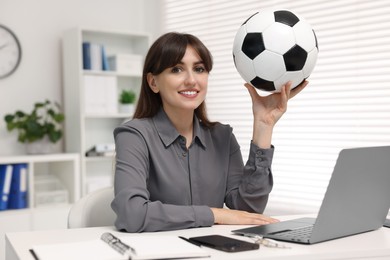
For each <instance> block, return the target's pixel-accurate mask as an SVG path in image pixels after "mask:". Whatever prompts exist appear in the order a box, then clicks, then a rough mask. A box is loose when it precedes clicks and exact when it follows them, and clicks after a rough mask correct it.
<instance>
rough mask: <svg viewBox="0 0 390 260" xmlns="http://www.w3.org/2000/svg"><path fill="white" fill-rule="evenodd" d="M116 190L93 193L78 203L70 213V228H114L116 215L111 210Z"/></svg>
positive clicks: (110, 189)
mask: <svg viewBox="0 0 390 260" xmlns="http://www.w3.org/2000/svg"><path fill="white" fill-rule="evenodd" d="M113 199H114V188H113V187H107V188H102V189H99V190H96V191H93V192H91V193H89V194H87V195H86V196H84V197H82V198H81V199H80V200H79V201H77V202H76V203H75V204H74V205H73V206H72V208H71V209H70V211H69V215H68V228H84V227H102V226H113V225H114V222H115V219H116V215H115V213H114V211H113V210H112V209H111V202H112V200H113Z"/></svg>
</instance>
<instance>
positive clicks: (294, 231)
mask: <svg viewBox="0 0 390 260" xmlns="http://www.w3.org/2000/svg"><path fill="white" fill-rule="evenodd" d="M389 198H390V146H381V147H363V148H351V149H343V150H341V152H340V153H339V156H338V158H337V161H336V165H335V167H334V170H333V174H332V176H331V179H330V181H329V185H328V188H327V191H326V193H325V196H324V199H323V201H322V204H321V207H320V210H319V212H318V215H317V218H300V219H294V220H289V221H281V222H278V223H273V224H269V225H262V226H255V227H250V228H243V229H237V230H233V231H232V232H233V233H234V234H238V235H244V236H251V237H252V236H254V235H260V236H262V237H266V238H272V239H275V240H281V241H287V242H295V243H300V244H315V243H319V242H324V241H328V240H332V239H336V238H341V237H346V236H351V235H354V234H359V233H363V232H367V231H372V230H375V229H378V228H380V227H382V226H383V224H384V223H385V220H386V216H387V214H388V212H389V208H390V200H389Z"/></svg>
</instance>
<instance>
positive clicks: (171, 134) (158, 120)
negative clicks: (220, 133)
mask: <svg viewBox="0 0 390 260" xmlns="http://www.w3.org/2000/svg"><path fill="white" fill-rule="evenodd" d="M153 122H154V125H155V126H156V129H157V132H158V135H159V136H160V139H161V140H162V141H163V143H164V145H165V146H166V147H168V146H169V145H171V144H172V143H173V142H174V141H175V140H176V139H177V138H178V137H179V136H180V134H179V133H178V132H177V130H176V128H175V127H174V126H173V124H172V122H171V120H169V118H168V116H167V114H166V113H165V111H164V109H162V108H161V109H160V110H159V111H158V112H157V114H156V115H155V116H154V117H153ZM205 131H206V130H205V128H204V127H202V126H201V125H200V122H199V119H198V117H197V116H196V115H194V137H195V140H199V143H200V144H201V145H202V146H203V147H204V148H206V143H205Z"/></svg>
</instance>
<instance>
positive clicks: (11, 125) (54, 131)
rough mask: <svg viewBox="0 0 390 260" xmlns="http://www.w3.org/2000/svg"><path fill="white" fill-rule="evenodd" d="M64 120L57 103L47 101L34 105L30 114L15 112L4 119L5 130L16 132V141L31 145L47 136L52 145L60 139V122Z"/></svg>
mask: <svg viewBox="0 0 390 260" xmlns="http://www.w3.org/2000/svg"><path fill="white" fill-rule="evenodd" d="M64 119H65V116H64V114H62V113H61V112H60V106H59V104H58V103H56V102H55V103H52V102H50V101H49V100H46V101H45V102H43V103H41V102H38V103H35V104H34V109H33V110H32V112H31V113H30V114H27V113H25V112H23V111H20V110H18V111H16V112H15V113H14V114H7V115H5V117H4V120H5V122H6V123H7V130H8V131H12V130H14V129H16V130H17V131H18V141H19V142H21V143H32V142H34V141H37V140H40V139H42V138H44V137H45V136H47V137H48V138H49V140H50V141H51V142H52V143H56V142H57V141H58V140H60V139H61V137H62V130H61V128H62V126H61V124H60V123H61V122H63V121H64Z"/></svg>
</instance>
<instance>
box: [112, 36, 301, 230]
mask: <svg viewBox="0 0 390 260" xmlns="http://www.w3.org/2000/svg"><path fill="white" fill-rule="evenodd" d="M211 69H212V57H211V54H210V52H209V51H208V49H207V48H206V46H204V44H203V43H202V42H201V41H200V40H199V39H198V38H197V37H195V36H193V35H190V34H182V33H173V32H172V33H167V34H164V35H162V36H161V37H159V38H158V39H157V40H156V41H155V43H154V44H153V45H152V46H151V47H150V49H149V52H148V54H147V55H146V59H145V65H144V69H143V79H142V86H141V92H140V97H139V102H138V104H137V108H136V112H135V114H134V119H133V120H130V121H128V122H126V123H124V124H123V125H122V126H120V127H117V128H116V129H115V131H114V136H115V146H116V152H117V153H116V168H115V183H114V187H115V199H114V201H113V203H112V207H113V210H114V211H115V213H116V214H117V220H116V223H115V224H116V227H117V228H118V229H120V230H125V231H128V232H142V231H160V230H173V229H183V228H191V227H201V226H211V225H213V224H214V223H218V224H266V223H272V222H275V221H277V220H275V219H272V218H269V217H267V216H265V215H262V214H261V213H262V212H263V210H264V208H265V206H266V203H267V199H268V194H269V192H270V191H271V188H272V183H273V180H272V173H271V170H270V167H271V162H272V157H273V147H272V146H271V145H270V143H271V136H272V131H273V127H274V125H275V124H276V122H277V121H278V120H279V118H280V117H281V116H282V115H283V114H284V112H285V111H286V108H287V102H288V99H289V98H292V97H294V96H295V95H296V94H298V93H299V92H300V91H301V90H302V89H303V88H304V87H305V85H306V84H307V83H306V82H305V83H303V84H302V85H301V86H299V87H297V88H295V89H294V90H292V91H290V84H287V85H286V86H284V87H283V88H282V91H281V93H276V94H272V95H269V96H267V97H261V96H259V95H257V93H256V91H255V90H254V88H253V87H252V86H250V85H246V88H247V89H248V92H249V94H250V96H251V98H252V105H253V118H254V119H255V120H254V122H253V137H252V141H251V142H250V144H251V152H250V154H249V158H248V162H247V163H246V165H245V166H244V163H243V159H242V155H241V151H240V147H239V145H238V143H237V140H236V138H235V136H234V134H233V132H232V128H231V127H230V126H229V125H223V124H221V123H219V122H211V121H210V120H209V119H208V117H207V113H206V106H205V98H206V93H207V88H208V77H209V72H210V71H211ZM242 88H244V87H243V86H242ZM224 205H227V207H229V209H226V208H224Z"/></svg>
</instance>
